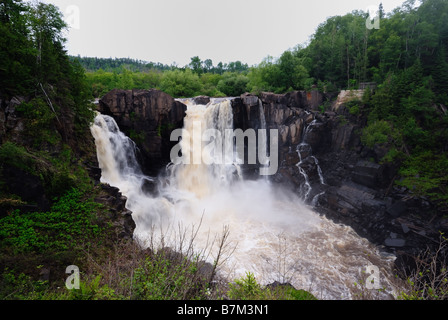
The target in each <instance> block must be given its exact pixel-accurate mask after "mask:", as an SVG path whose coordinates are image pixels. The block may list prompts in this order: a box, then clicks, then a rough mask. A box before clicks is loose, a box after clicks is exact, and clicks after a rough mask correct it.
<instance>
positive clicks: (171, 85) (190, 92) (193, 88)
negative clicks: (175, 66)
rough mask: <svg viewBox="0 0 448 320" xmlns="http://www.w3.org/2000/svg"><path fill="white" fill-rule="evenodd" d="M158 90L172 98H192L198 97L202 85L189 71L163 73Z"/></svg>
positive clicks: (197, 77) (195, 75) (196, 76)
mask: <svg viewBox="0 0 448 320" xmlns="http://www.w3.org/2000/svg"><path fill="white" fill-rule="evenodd" d="M160 89H161V90H162V91H164V92H166V93H168V94H169V95H171V96H173V97H184V98H185V97H194V96H196V95H200V93H201V90H202V83H201V80H200V78H199V76H198V75H197V74H195V73H193V71H191V70H190V69H186V70H185V71H180V70H174V71H168V72H166V73H164V75H163V78H162V81H161V83H160Z"/></svg>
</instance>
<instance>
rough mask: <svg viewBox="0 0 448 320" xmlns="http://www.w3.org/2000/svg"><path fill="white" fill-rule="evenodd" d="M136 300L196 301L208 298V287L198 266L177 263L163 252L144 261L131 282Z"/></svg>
mask: <svg viewBox="0 0 448 320" xmlns="http://www.w3.org/2000/svg"><path fill="white" fill-rule="evenodd" d="M132 286H133V288H134V289H133V296H132V299H136V300H198V299H205V298H206V296H207V283H206V282H205V280H204V279H202V278H201V276H200V273H199V262H198V261H190V260H188V259H187V258H181V259H176V258H173V257H170V255H167V254H165V253H164V252H159V253H157V254H155V255H152V256H151V257H149V258H147V259H146V261H145V262H144V264H143V265H142V266H141V267H139V268H137V269H136V270H135V272H134V278H133V279H132Z"/></svg>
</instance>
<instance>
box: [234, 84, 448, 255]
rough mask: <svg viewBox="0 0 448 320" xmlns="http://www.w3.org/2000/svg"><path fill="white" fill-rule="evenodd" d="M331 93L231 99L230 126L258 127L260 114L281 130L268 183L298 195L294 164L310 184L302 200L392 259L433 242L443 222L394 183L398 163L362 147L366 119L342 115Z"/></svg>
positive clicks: (341, 107) (299, 181)
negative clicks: (275, 168)
mask: <svg viewBox="0 0 448 320" xmlns="http://www.w3.org/2000/svg"><path fill="white" fill-rule="evenodd" d="M334 98H336V96H335V95H327V94H322V93H319V92H317V91H314V92H311V93H307V92H300V91H299V92H291V93H288V94H284V95H279V94H273V93H262V94H260V96H253V95H250V94H245V95H242V96H241V97H239V98H236V99H234V100H233V101H232V106H233V110H234V127H235V128H241V129H243V130H247V129H249V128H253V129H258V128H260V119H261V114H260V112H261V111H263V112H264V118H265V119H266V128H267V129H277V130H278V132H279V163H280V167H279V170H278V172H277V174H275V175H274V176H272V177H271V181H273V182H276V183H280V184H282V185H284V186H287V187H288V188H290V189H293V190H296V191H297V193H298V194H301V192H303V185H304V175H303V174H302V173H301V172H300V170H299V168H298V167H301V168H302V169H303V170H304V172H305V173H306V174H307V176H308V182H309V184H310V186H311V188H312V189H311V192H310V195H309V197H308V198H307V199H306V202H308V203H310V204H313V205H316V207H315V209H316V210H317V211H319V212H321V213H322V214H324V215H326V216H327V217H329V218H331V219H333V220H335V221H336V222H341V223H345V224H347V225H350V226H352V227H353V228H354V229H355V231H357V232H358V233H359V234H360V235H361V236H364V237H366V238H368V239H369V240H371V241H373V242H374V243H377V244H379V245H382V246H385V247H386V248H388V249H389V250H390V251H392V252H394V253H395V254H396V255H397V256H398V257H399V259H398V260H402V259H401V257H403V255H408V254H411V255H412V254H415V253H417V252H419V251H421V250H425V249H426V248H427V246H428V245H431V244H433V243H437V242H438V241H439V231H444V232H447V231H448V228H447V227H448V223H447V222H446V221H447V219H446V218H443V214H442V213H441V212H438V211H437V209H436V207H435V206H434V205H432V204H431V203H429V202H428V201H427V200H426V199H420V198H416V197H413V196H412V195H411V194H409V193H408V192H407V191H406V190H401V189H400V188H397V187H395V186H394V180H395V178H396V175H397V168H395V167H393V166H391V165H388V164H379V163H378V162H379V161H378V160H379V159H380V158H381V157H382V155H384V152H387V150H379V149H378V147H376V148H373V149H372V150H370V149H367V148H366V147H364V146H363V145H362V143H361V139H360V129H361V128H363V127H364V125H365V119H362V118H361V117H356V116H352V115H350V114H349V113H347V112H346V108H345V107H344V102H343V99H339V98H338V100H335V99H334ZM324 103H327V104H331V105H332V106H333V107H332V108H331V110H327V111H326V112H323V113H322V112H321V110H319V106H320V105H322V104H324ZM260 106H261V107H260ZM373 160H376V161H373ZM299 163H300V166H299V165H298V164H299ZM319 168H320V170H321V172H322V175H323V176H324V180H325V181H324V184H322V181H321V180H320V176H319ZM250 170H253V171H254V172H253V173H252V176H255V177H256V176H257V168H246V170H243V172H244V173H246V174H248V176H251V175H250V172H249V173H248V171H250ZM429 212H431V218H432V219H430V218H429V217H428V214H429ZM425 217H426V218H427V219H426V218H425ZM428 221H429V222H428Z"/></svg>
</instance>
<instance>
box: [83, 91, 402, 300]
mask: <svg viewBox="0 0 448 320" xmlns="http://www.w3.org/2000/svg"><path fill="white" fill-rule="evenodd" d="M184 103H186V104H187V106H188V109H187V116H186V118H185V121H184V123H185V129H188V128H189V126H191V124H192V121H194V120H195V121H201V123H203V124H204V126H203V127H204V128H206V127H214V128H219V129H220V130H221V129H225V128H231V127H232V118H231V117H232V112H231V106H230V103H229V100H226V99H223V100H212V102H211V103H209V104H208V105H195V104H193V103H190V102H189V101H185V102H184ZM91 132H92V135H93V137H94V138H95V142H96V146H97V153H98V161H99V165H100V168H101V169H102V182H104V183H109V184H111V185H113V186H116V187H118V188H119V189H120V190H121V192H122V193H123V195H125V196H126V197H127V198H128V201H127V205H126V206H127V208H128V209H129V210H131V211H132V212H133V219H134V221H135V222H136V230H135V232H134V236H135V238H136V240H138V241H139V242H140V243H141V244H143V245H145V244H146V243H147V242H146V241H148V240H149V239H151V241H154V239H160V238H162V237H163V238H164V239H165V241H166V239H167V238H168V237H167V235H168V234H169V233H170V232H171V231H172V230H177V228H178V226H179V225H182V226H184V227H186V228H189V227H193V226H196V227H197V226H200V228H199V229H198V230H197V233H196V234H195V243H194V244H195V246H196V247H197V248H198V249H200V250H202V248H204V247H207V246H209V245H210V242H211V239H213V238H214V237H215V236H216V235H218V236H219V235H220V234H222V231H223V228H224V227H227V228H228V230H229V231H230V233H229V238H228V240H227V241H228V243H229V245H231V246H234V247H235V248H236V249H235V251H233V253H232V254H231V255H230V256H229V257H228V260H227V261H226V263H225V264H223V265H221V266H220V268H219V274H220V275H222V276H226V277H228V278H229V281H232V280H233V279H235V278H238V277H242V276H245V273H246V272H252V273H254V275H255V276H256V278H257V281H258V282H259V283H261V284H268V283H272V282H274V281H279V282H282V283H286V282H288V283H291V284H292V285H293V286H294V287H296V288H298V289H305V290H308V291H310V292H311V293H313V294H314V295H315V296H316V297H318V298H320V299H334V300H339V299H352V298H353V297H354V295H355V294H356V293H357V292H359V287H358V288H356V286H355V283H360V282H361V281H362V279H363V277H364V278H365V272H366V268H368V267H369V266H372V265H374V266H376V267H377V268H378V270H379V273H380V274H379V279H380V281H381V287H384V288H385V289H386V290H385V291H384V292H382V293H380V294H381V295H382V297H383V298H386V297H388V294H394V292H395V291H394V285H393V282H394V274H393V272H392V271H391V270H392V263H393V261H394V259H395V257H394V256H392V255H389V254H386V253H384V252H381V250H380V249H379V248H378V247H376V246H374V245H372V244H371V243H369V241H367V240H366V239H364V238H361V237H359V236H358V235H357V234H356V233H355V232H354V231H353V229H352V228H350V227H347V226H342V225H338V224H335V223H333V222H331V221H329V220H327V219H325V218H323V217H321V216H319V215H318V214H316V213H315V212H313V211H312V210H311V209H310V207H309V206H307V205H305V204H304V203H303V202H302V201H301V199H299V198H298V196H297V195H295V194H293V193H291V192H289V191H288V190H284V189H283V188H281V187H280V186H278V185H277V186H275V187H274V186H273V185H271V184H269V183H268V182H267V181H265V180H264V179H259V180H258V181H245V180H244V179H242V178H241V173H240V171H239V168H238V166H237V165H234V164H231V165H229V164H223V165H212V166H207V165H205V164H198V165H169V166H168V169H167V173H168V174H167V175H165V176H161V177H159V178H157V180H158V181H157V183H158V184H157V185H158V191H159V192H158V195H157V196H148V195H147V194H145V193H143V192H142V190H141V185H142V183H143V182H144V180H145V179H152V178H149V177H145V176H144V175H142V174H141V170H140V168H139V167H138V165H137V161H136V160H135V157H134V156H135V146H134V144H133V143H132V142H131V141H130V139H128V138H127V137H125V136H124V135H123V133H121V132H120V130H119V129H118V126H117V125H116V123H115V121H114V120H113V119H112V118H111V117H108V116H105V115H101V114H99V115H98V116H97V117H96V119H95V122H94V124H93V125H92V127H91ZM182 152H190V151H189V150H183V151H182ZM174 241H175V240H174ZM216 249H217V248H212V254H211V256H210V258H209V259H210V262H213V259H215V257H216V256H215V255H216V252H215V251H213V250H216ZM365 290H367V289H364V291H365Z"/></svg>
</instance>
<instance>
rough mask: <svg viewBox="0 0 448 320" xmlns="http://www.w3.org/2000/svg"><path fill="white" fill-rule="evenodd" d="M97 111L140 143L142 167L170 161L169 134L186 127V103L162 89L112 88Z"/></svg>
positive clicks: (153, 168) (158, 165)
mask: <svg viewBox="0 0 448 320" xmlns="http://www.w3.org/2000/svg"><path fill="white" fill-rule="evenodd" d="M98 110H99V111H100V112H101V113H103V114H106V115H110V116H112V117H113V118H114V119H115V121H116V122H117V124H118V126H119V127H120V129H121V130H122V131H123V132H125V133H126V134H127V135H128V136H129V137H130V138H131V139H133V140H134V141H135V142H136V143H137V144H138V146H139V149H140V151H141V156H142V158H141V159H140V160H141V162H142V164H143V167H144V168H147V169H151V170H158V168H160V166H161V165H163V164H164V163H166V162H167V161H169V154H170V150H171V148H172V146H173V143H172V142H171V141H170V135H171V132H172V131H173V130H174V129H176V128H182V127H183V119H184V116H185V111H186V106H185V105H184V104H183V103H181V102H179V101H176V100H175V99H173V98H172V97H171V96H169V95H168V94H166V93H164V92H162V91H159V90H113V91H111V92H109V93H108V94H106V95H105V96H104V97H103V98H102V99H100V101H99V105H98Z"/></svg>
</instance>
